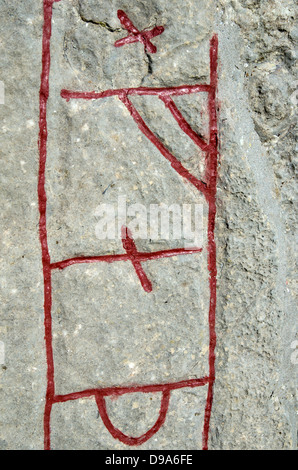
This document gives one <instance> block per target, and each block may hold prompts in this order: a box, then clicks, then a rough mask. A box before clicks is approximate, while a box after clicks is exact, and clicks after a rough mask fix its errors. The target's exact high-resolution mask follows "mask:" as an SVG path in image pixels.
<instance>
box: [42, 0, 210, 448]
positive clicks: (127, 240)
mask: <svg viewBox="0 0 298 470" xmlns="http://www.w3.org/2000/svg"><path fill="white" fill-rule="evenodd" d="M56 1H60V0H44V1H43V8H44V26H43V40H42V73H41V86H40V118H39V129H40V131H39V178H38V201H39V214H40V218H39V234H40V243H41V251H42V265H43V276H44V315H45V320H44V323H45V344H46V357H47V392H46V404H45V411H44V446H45V449H50V448H51V444H50V433H51V430H50V416H51V411H52V406H53V404H54V403H63V402H65V401H69V400H76V399H78V398H81V397H95V399H96V402H97V406H98V410H99V413H100V415H101V418H102V420H103V423H104V424H105V426H106V428H107V429H108V430H109V432H110V433H111V435H112V436H114V438H116V439H119V440H120V441H121V442H123V443H125V444H127V445H140V444H142V443H144V442H145V441H147V440H148V439H150V438H151V437H152V436H153V435H154V434H155V433H156V432H157V431H158V430H159V429H160V427H161V426H162V425H163V423H164V421H165V418H166V414H167V410H168V406H169V399H170V393H171V390H176V389H179V388H184V387H199V386H203V385H207V386H208V395H207V400H206V408H205V416H204V429H203V449H208V436H209V426H210V416H211V409H212V401H213V385H214V380H215V345H216V333H215V312H216V244H215V239H214V226H215V215H216V204H215V203H216V181H217V157H218V151H217V145H218V131H217V112H216V111H217V110H216V88H217V60H218V39H217V36H216V35H214V36H213V38H212V40H211V42H210V84H203V85H182V86H179V87H169V88H145V87H139V88H122V89H118V90H105V91H103V92H99V93H96V92H72V91H68V90H62V91H61V96H62V98H65V99H66V100H67V101H68V100H70V99H87V100H92V99H101V98H107V97H110V96H118V98H119V99H120V100H121V101H122V102H123V103H124V105H125V106H126V107H127V109H128V110H129V112H130V114H131V116H132V117H133V119H134V120H135V122H136V124H137V125H138V127H139V129H140V130H141V131H142V132H143V134H144V135H145V136H146V137H147V138H148V139H149V140H150V141H151V142H152V143H153V144H154V145H155V146H156V147H157V148H158V150H159V151H160V153H161V154H162V155H163V156H164V157H165V158H166V159H167V160H168V161H169V162H170V163H171V166H172V168H173V169H174V170H175V171H176V172H177V173H178V174H179V175H181V176H182V177H183V178H185V179H187V180H188V181H189V182H191V183H192V184H193V186H194V187H196V188H197V190H198V191H200V192H201V193H203V195H204V196H205V198H206V201H207V203H208V207H209V214H208V246H207V249H208V270H209V284H210V305H209V375H208V377H203V378H199V379H191V380H186V381H181V382H177V383H167V384H155V385H142V386H138V385H134V386H131V387H109V388H104V389H93V390H84V391H82V392H76V393H72V394H69V395H55V383H54V361H53V349H52V317H51V308H52V292H51V289H52V288H51V271H52V269H64V268H66V267H68V266H71V265H73V264H76V263H91V262H100V261H103V262H109V263H111V262H114V261H131V262H132V264H133V266H134V268H135V270H136V273H137V275H138V277H139V279H140V282H141V284H142V286H143V288H144V289H145V290H146V291H147V292H150V291H151V290H152V285H151V282H150V280H149V279H148V278H147V276H146V274H145V272H144V270H143V268H142V266H141V261H148V260H154V259H160V258H164V257H169V256H176V255H182V254H189V253H197V252H200V251H202V249H201V248H194V249H192V250H185V249H183V248H180V249H176V250H164V251H158V252H153V253H141V252H138V251H137V248H136V246H135V243H134V241H133V238H132V235H131V233H130V232H129V231H128V229H127V228H123V232H122V242H123V246H124V249H125V251H126V253H125V254H119V255H106V256H93V257H88V256H86V257H79V258H71V259H68V260H64V261H60V262H57V263H51V261H50V255H49V249H48V242H47V230H46V201H47V200H46V192H45V167H46V158H47V135H48V133H47V101H48V97H49V73H50V57H51V54H50V40H51V27H52V13H53V10H52V9H53V4H54V3H55V2H56ZM122 13H124V12H122ZM122 13H121V12H118V14H119V15H120V16H119V18H120V17H121V18H122V21H121V22H123V23H122V24H124V23H125V24H126V25H127V28H126V29H128V31H129V32H130V33H131V35H130V36H128V38H124V39H123V40H120V41H123V43H122V44H121V43H120V44H119V43H118V46H120V45H123V44H128V43H131V42H136V41H139V40H140V41H141V42H142V43H143V44H144V46H145V49H146V48H147V49H148V50H149V52H150V47H151V46H150V44H151V43H150V41H149V39H151V38H152V37H154V36H155V35H157V34H153V31H154V29H153V30H152V31H151V32H149V31H142V32H141V33H140V32H139V31H138V30H137V29H136V28H135V30H134V31H133V29H132V28H134V26H133V25H132V23H131V22H130V20H129V19H128V17H127V15H125V13H124V15H125V16H124V15H123V14H122ZM121 18H120V20H121ZM125 27H126V26H125ZM129 28H131V29H129ZM161 28H162V27H161ZM155 32H157V30H156V31H155ZM161 32H162V31H161V30H160V32H159V33H158V34H161ZM138 35H140V37H138ZM152 46H153V45H152ZM153 47H155V46H153ZM199 92H207V93H208V96H209V98H208V103H209V104H208V111H209V142H208V143H206V142H205V141H204V140H203V139H202V138H201V137H200V136H199V135H198V134H197V133H196V132H195V131H194V130H193V129H192V128H191V126H190V125H189V124H188V123H187V121H186V120H185V119H184V117H183V116H182V114H181V113H180V111H179V110H178V108H177V107H176V105H175V103H174V101H173V100H172V99H171V96H182V95H185V94H190V93H199ZM129 95H152V96H158V97H159V98H160V99H161V100H162V101H163V102H164V104H165V106H166V107H167V109H169V111H170V112H171V113H172V115H173V117H174V119H175V120H176V121H177V123H178V125H179V126H180V128H181V129H182V130H183V132H185V133H186V134H187V135H188V137H189V138H191V139H192V140H193V142H194V143H195V144H196V145H197V146H198V147H199V148H200V149H201V150H203V151H205V152H206V155H207V157H206V171H205V177H204V179H205V182H204V181H200V180H199V179H197V178H196V177H195V176H193V175H192V174H191V173H190V172H189V171H188V170H187V169H186V168H184V167H183V165H182V164H181V163H180V161H179V160H178V159H177V158H176V157H175V156H174V155H173V154H172V153H171V152H170V151H169V150H168V149H167V148H166V147H165V146H164V145H163V144H162V143H161V141H160V140H159V139H158V138H157V137H156V136H155V134H153V132H152V131H151V130H150V129H149V127H148V126H147V125H146V124H145V122H144V120H143V119H142V118H141V116H140V114H139V113H138V112H137V110H136V109H135V107H134V106H133V104H132V103H131V101H130V100H129V99H128V96H129ZM136 392H142V393H150V392H151V393H158V392H159V393H161V394H162V400H161V407H160V412H159V417H158V419H157V421H156V423H155V425H154V426H153V427H152V428H151V429H150V430H149V431H147V433H145V434H143V435H142V436H140V437H129V436H126V435H125V434H123V433H122V432H121V431H120V430H118V429H116V428H115V427H114V426H113V424H112V423H111V421H110V419H109V416H108V414H107V410H106V405H105V397H107V396H119V395H123V394H125V393H136Z"/></svg>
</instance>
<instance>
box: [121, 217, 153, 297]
mask: <svg viewBox="0 0 298 470" xmlns="http://www.w3.org/2000/svg"><path fill="white" fill-rule="evenodd" d="M121 235H122V245H123V248H124V250H125V251H126V253H127V255H128V257H129V260H130V261H131V262H132V265H133V267H134V268H135V271H136V273H137V276H138V278H139V279H140V282H141V284H142V286H143V288H144V290H145V291H146V292H152V284H151V281H150V280H149V279H148V277H147V276H146V273H145V271H144V269H143V268H142V265H141V263H140V261H139V260H138V259H137V254H138V250H137V247H136V244H135V242H134V239H133V238H132V233H131V231H130V230H129V229H128V228H127V227H125V226H123V227H122V228H121Z"/></svg>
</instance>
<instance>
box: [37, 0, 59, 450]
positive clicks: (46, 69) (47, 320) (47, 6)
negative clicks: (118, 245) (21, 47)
mask: <svg viewBox="0 0 298 470" xmlns="http://www.w3.org/2000/svg"><path fill="white" fill-rule="evenodd" d="M55 1H57V0H44V2H43V13H44V23H43V36H42V72H41V84H40V92H39V100H40V101H39V140H38V146H39V173H38V205H39V238H40V244H41V253H42V266H43V278H44V326H45V344H46V359H47V391H46V404H45V411H44V447H45V449H46V450H49V449H50V415H51V410H52V404H53V397H54V394H55V385H54V360H53V348H52V318H51V307H52V285H51V267H50V264H51V261H50V254H49V249H48V240H47V226H46V205H47V197H46V191H45V170H46V159H47V138H48V130H47V102H48V98H49V74H50V60H51V56H50V40H51V33H52V14H53V3H54V2H55Z"/></svg>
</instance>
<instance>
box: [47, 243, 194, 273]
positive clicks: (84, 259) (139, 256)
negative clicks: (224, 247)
mask: <svg viewBox="0 0 298 470" xmlns="http://www.w3.org/2000/svg"><path fill="white" fill-rule="evenodd" d="M201 252H202V248H192V249H189V250H187V249H185V248H176V249H173V250H161V251H154V252H152V253H145V252H137V253H136V254H135V259H136V260H137V261H150V260H153V259H161V258H170V257H172V256H178V255H189V254H193V253H201ZM116 261H131V257H130V256H129V255H128V254H127V253H123V254H122V253H121V254H117V255H100V256H80V257H77V258H69V259H66V260H63V261H58V262H57V263H51V265H50V268H51V269H64V268H67V267H68V266H71V265H73V264H80V263H97V262H105V263H114V262H116Z"/></svg>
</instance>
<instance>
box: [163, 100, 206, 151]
mask: <svg viewBox="0 0 298 470" xmlns="http://www.w3.org/2000/svg"><path fill="white" fill-rule="evenodd" d="M159 98H160V99H161V100H162V101H163V102H164V104H165V106H166V107H167V108H168V109H169V110H170V111H171V114H172V115H173V117H174V119H175V120H176V121H177V123H178V124H179V127H180V128H181V129H182V130H183V132H184V133H185V134H186V135H188V137H190V139H191V140H192V141H193V142H194V143H195V144H196V145H197V146H198V147H200V149H201V150H203V151H205V152H206V151H208V150H209V145H208V144H206V142H205V141H204V140H203V139H202V138H201V137H200V136H199V135H198V134H197V133H196V132H195V131H194V130H193V129H192V128H191V127H190V125H189V124H188V122H187V121H186V119H185V118H184V117H183V115H182V114H181V112H180V111H179V109H178V108H177V106H176V104H175V103H174V101H173V100H172V98H170V97H169V96H160V97H159Z"/></svg>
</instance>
